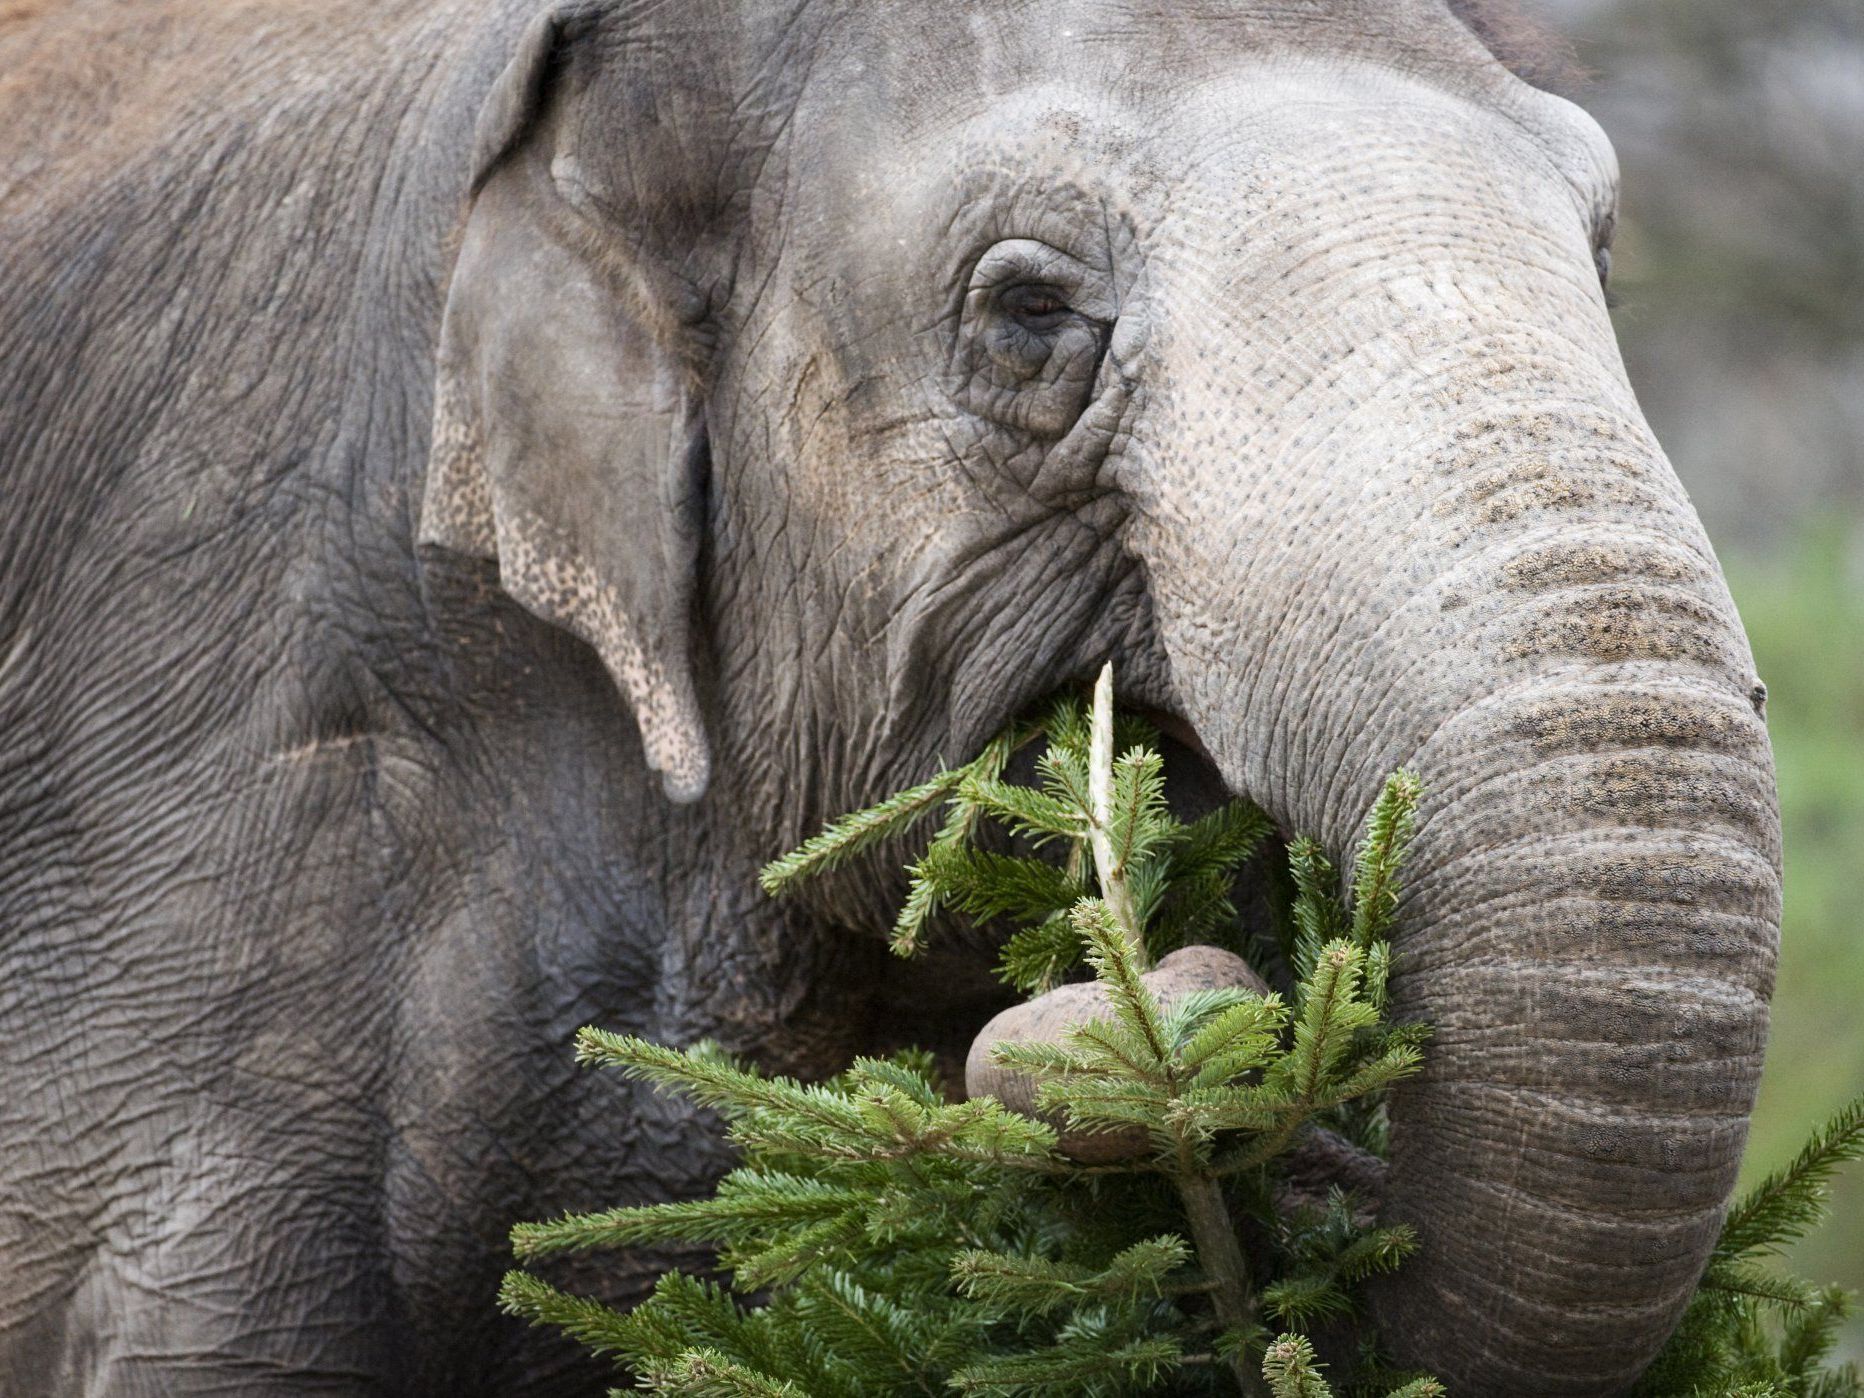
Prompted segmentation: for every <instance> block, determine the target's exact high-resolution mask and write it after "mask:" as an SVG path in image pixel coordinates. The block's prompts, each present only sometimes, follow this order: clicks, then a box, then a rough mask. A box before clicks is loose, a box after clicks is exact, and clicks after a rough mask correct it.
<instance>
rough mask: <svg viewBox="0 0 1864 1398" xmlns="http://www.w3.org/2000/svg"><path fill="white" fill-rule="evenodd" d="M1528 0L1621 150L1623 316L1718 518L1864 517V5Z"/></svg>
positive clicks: (1678, 456) (1778, 533)
mask: <svg viewBox="0 0 1864 1398" xmlns="http://www.w3.org/2000/svg"><path fill="white" fill-rule="evenodd" d="M1527 3H1528V4H1530V6H1532V7H1533V8H1534V9H1537V10H1538V11H1540V12H1541V13H1543V14H1544V15H1545V16H1546V17H1548V18H1549V19H1551V20H1552V21H1553V22H1554V23H1555V25H1556V27H1558V28H1559V29H1561V30H1563V31H1564V32H1565V33H1567V34H1568V35H1570V36H1571V37H1572V38H1573V40H1574V41H1575V43H1576V45H1577V48H1578V53H1579V57H1580V60H1581V63H1582V64H1583V66H1584V67H1585V68H1586V69H1587V70H1588V72H1589V77H1588V78H1587V80H1586V81H1584V82H1583V83H1581V84H1580V85H1579V86H1578V88H1577V89H1576V90H1575V91H1574V92H1573V93H1572V95H1573V96H1574V97H1575V98H1577V99H1578V100H1579V102H1580V103H1581V104H1582V105H1584V106H1585V107H1586V109H1587V110H1588V111H1590V112H1591V113H1592V114H1593V115H1594V116H1595V117H1597V118H1598V120H1599V122H1600V124H1601V125H1602V126H1603V127H1604V128H1605V130H1606V132H1607V134H1609V135H1610V136H1611V138H1612V142H1613V144H1614V145H1615V146H1616V147H1617V150H1618V156H1619V161H1620V163H1621V165H1622V167H1623V171H1624V188H1623V200H1622V204H1621V208H1620V217H1619V231H1618V239H1617V251H1616V256H1615V258H1614V261H1613V269H1612V281H1613V285H1614V288H1615V290H1616V292H1617V295H1618V298H1619V300H1620V307H1619V309H1618V311H1617V312H1616V313H1615V314H1614V317H1613V319H1614V321H1615V322H1616V324H1617V326H1618V332H1619V337H1620V340H1621V342H1622V345H1623V348H1624V355H1625V362H1626V365H1627V367H1628V368H1629V369H1630V371H1631V381H1632V383H1633V384H1634V385H1635V386H1636V387H1637V390H1638V397H1639V399H1640V401H1641V402H1642V403H1643V406H1644V411H1645V413H1646V414H1647V415H1648V417H1649V418H1650V421H1651V425H1652V426H1653V427H1655V428H1656V430H1657V436H1658V438H1659V439H1660V440H1661V441H1662V442H1663V443H1664V446H1665V447H1666V448H1667V449H1668V451H1669V453H1670V456H1671V458H1672V459H1673V460H1674V461H1675V462H1676V467H1677V471H1678V473H1679V474H1680V475H1681V476H1682V478H1683V481H1684V484H1686V485H1687V486H1688V487H1689V491H1690V494H1691V496H1692V497H1693V498H1694V499H1695V501H1696V505H1697V508H1698V509H1700V510H1701V511H1702V515H1703V519H1704V520H1705V522H1706V523H1707V524H1708V526H1709V532H1710V534H1711V535H1712V536H1713V537H1715V538H1716V539H1717V540H1718V541H1720V542H1722V543H1723V544H1728V543H1739V544H1741V545H1742V546H1744V547H1756V548H1757V547H1772V548H1785V547H1788V546H1790V544H1791V542H1792V540H1793V538H1794V537H1795V536H1796V534H1797V531H1798V529H1799V528H1800V527H1801V525H1802V524H1803V522H1804V521H1805V519H1806V518H1807V517H1808V516H1809V515H1817V514H1819V513H1821V512H1825V511H1829V510H1831V509H1833V508H1834V507H1836V508H1837V509H1841V510H1847V511H1849V512H1850V513H1851V514H1852V515H1853V516H1854V517H1856V516H1857V515H1859V514H1860V513H1864V158H1860V155H1859V152H1860V151H1864V3H1859V0H1766V3H1753V0H1527Z"/></svg>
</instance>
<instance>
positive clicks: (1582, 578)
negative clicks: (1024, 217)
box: [1130, 337, 1779, 1395]
mask: <svg viewBox="0 0 1864 1398" xmlns="http://www.w3.org/2000/svg"><path fill="white" fill-rule="evenodd" d="M1547 338H1549V337H1543V344H1545V343H1546V340H1547ZM1439 348H1440V350H1441V352H1440V353H1438V354H1436V355H1435V356H1434V357H1433V355H1432V354H1431V353H1430V352H1429V347H1425V352H1424V353H1423V355H1422V359H1423V364H1422V365H1421V366H1419V368H1418V374H1417V375H1416V376H1413V375H1411V374H1409V373H1408V372H1400V371H1399V370H1398V369H1394V370H1393V373H1392V375H1391V377H1389V378H1387V379H1386V380H1385V381H1384V383H1383V384H1382V385H1381V386H1379V387H1376V388H1373V389H1371V390H1370V391H1369V392H1367V393H1366V394H1365V395H1364V396H1360V397H1358V398H1357V401H1356V403H1355V404H1354V405H1353V407H1352V409H1351V411H1350V413H1349V414H1348V415H1347V417H1348V420H1347V421H1345V422H1339V421H1335V422H1333V423H1331V424H1330V423H1327V422H1326V421H1324V420H1322V421H1320V422H1319V423H1316V421H1315V416H1314V410H1313V408H1312V406H1311V405H1310V407H1309V408H1308V409H1307V410H1306V411H1305V412H1296V413H1290V414H1289V415H1288V416H1286V417H1285V418H1282V419H1279V421H1277V422H1273V423H1271V424H1270V425H1269V426H1268V427H1266V428H1259V429H1257V432H1256V433H1255V434H1254V435H1253V437H1252V434H1251V432H1250V429H1249V425H1248V424H1246V423H1239V422H1238V421H1237V418H1236V416H1235V415H1234V410H1226V409H1224V408H1223V407H1222V406H1221V405H1222V404H1224V403H1225V402H1226V401H1227V402H1234V401H1235V399H1236V397H1237V395H1236V393H1235V391H1234V389H1233V388H1229V387H1227V386H1225V385H1224V384H1222V383H1220V382H1213V381H1212V380H1211V379H1209V378H1206V379H1205V381H1204V383H1203V384H1202V385H1201V386H1200V385H1199V384H1198V382H1197V379H1196V375H1195V373H1194V372H1192V371H1190V370H1187V371H1186V372H1184V373H1182V374H1180V375H1178V376H1177V377H1176V378H1174V379H1173V380H1172V383H1173V387H1172V389H1171V391H1170V392H1169V393H1168V394H1167V395H1165V396H1164V398H1163V399H1162V400H1160V401H1156V402H1155V403H1154V404H1153V405H1152V412H1153V413H1154V414H1155V416H1154V418H1153V420H1152V422H1151V423H1150V424H1148V430H1146V431H1142V432H1141V433H1139V434H1137V436H1136V448H1135V450H1136V453H1137V452H1144V451H1146V450H1148V448H1149V449H1150V451H1151V452H1152V453H1153V454H1152V455H1149V456H1143V457H1138V458H1137V459H1136V460H1135V463H1134V466H1133V471H1132V475H1131V477H1130V479H1132V480H1133V481H1134V482H1135V483H1136V484H1135V487H1134V493H1135V497H1136V499H1137V502H1138V505H1139V510H1138V519H1139V522H1138V525H1137V526H1136V529H1135V535H1134V538H1135V541H1136V547H1137V550H1138V552H1139V553H1140V556H1141V557H1142V558H1143V559H1144V561H1145V563H1146V566H1147V569H1148V575H1149V578H1150V586H1151V589H1152V595H1153V598H1154V608H1155V612H1156V616H1157V625H1158V630H1159V634H1160V638H1161V642H1162V647H1163V650H1164V653H1165V656H1166V658H1167V661H1168V663H1169V665H1170V668H1171V676H1172V679H1171V683H1172V688H1173V692H1174V695H1175V699H1176V703H1177V705H1178V707H1179V709H1180V711H1181V713H1182V716H1183V718H1184V719H1185V720H1187V721H1188V722H1189V723H1190V724H1191V725H1192V726H1193V727H1194V728H1195V729H1196V731H1197V733H1198V735H1199V737H1200V739H1201V740H1202V742H1203V744H1204V746H1205V747H1206V748H1207V749H1208V750H1209V751H1210V753H1211V754H1212V756H1213V758H1214V760H1215V761H1216V763H1217V766H1218V767H1219V769H1220V770H1221V772H1222V774H1223V776H1224V779H1225V781H1226V782H1227V783H1228V784H1229V785H1230V786H1231V787H1232V788H1233V789H1234V790H1237V791H1239V792H1241V793H1244V794H1246V795H1248V796H1250V797H1252V798H1254V799H1255V800H1257V801H1259V802H1260V803H1262V804H1263V805H1264V806H1265V807H1266V808H1267V809H1268V810H1269V811H1270V813H1271V814H1272V815H1274V816H1275V817H1276V818H1277V820H1278V821H1279V822H1280V823H1281V824H1282V825H1283V827H1284V828H1285V829H1288V830H1291V831H1299V832H1305V833H1311V834H1314V835H1316V836H1318V837H1319V838H1320V839H1321V840H1322V843H1323V844H1324V845H1325V846H1326V847H1327V848H1328V849H1329V850H1330V851H1331V852H1332V854H1333V855H1334V856H1335V857H1336V859H1343V857H1344V856H1346V855H1347V854H1349V853H1350V850H1351V848H1352V846H1353V843H1354V841H1355V838H1356V836H1357V834H1358V833H1359V823H1360V821H1361V819H1362V818H1363V816H1364V814H1365V812H1366V810H1367V809H1368V807H1369V806H1370V804H1371V802H1372V799H1373V797H1374V796H1375V795H1376V793H1377V790H1378V787H1379V785H1380V783H1381V782H1382V780H1383V779H1384V777H1385V776H1386V775H1388V774H1389V773H1390V772H1391V771H1393V770H1394V769H1396V768H1399V767H1401V766H1404V767H1409V768H1411V769H1413V770H1414V771H1415V772H1416V773H1417V774H1418V776H1419V777H1420V778H1421V779H1422V781H1423V784H1424V787H1425V792H1426V796H1425V801H1424V805H1423V808H1422V811H1421V813H1420V821H1419V827H1418V832H1417V836H1416V839H1415V842H1414V844H1413V847H1412V855H1411V861H1410V864H1409V866H1408V869H1407V876H1406V893H1405V900H1404V903H1403V905H1402V908H1401V912H1400V920H1399V931H1398V943H1397V946H1396V952H1397V961H1396V969H1395V974H1394V979H1393V982H1392V995H1393V1008H1394V1012H1395V1015H1396V1016H1397V1017H1398V1018H1399V1019H1402V1020H1414V1021H1423V1022H1426V1023H1428V1024H1430V1025H1432V1026H1433V1027H1434V1031H1435V1032H1434V1036H1433V1038H1432V1040H1431V1042H1430V1045H1429V1047H1428V1049H1427V1050H1426V1055H1425V1063H1424V1068H1423V1070H1422V1072H1421V1074H1420V1075H1419V1076H1418V1077H1417V1078H1416V1079H1414V1080H1412V1081H1411V1082H1409V1083H1407V1084H1405V1085H1403V1086H1402V1087H1401V1088H1400V1089H1399V1090H1398V1091H1397V1092H1396V1093H1395V1094H1394V1096H1393V1099H1392V1102H1391V1141H1392V1162H1391V1174H1390V1179H1389V1186H1388V1192H1387V1197H1386V1201H1385V1210H1384V1212H1385V1217H1386V1219H1387V1221H1391V1222H1397V1221H1404V1222H1408V1223H1411V1224H1413V1225H1414V1226H1415V1227H1416V1228H1417V1230H1418V1232H1419V1234H1420V1237H1421V1242H1422V1247H1421V1249H1420V1252H1419V1254H1418V1255H1417V1256H1416V1257H1415V1258H1414V1259H1413V1260H1412V1261H1410V1262H1409V1263H1407V1264H1406V1266H1405V1267H1404V1268H1403V1269H1402V1270H1401V1271H1400V1272H1399V1273H1398V1274H1397V1276H1396V1277H1395V1278H1393V1279H1392V1280H1391V1282H1390V1284H1389V1285H1386V1286H1385V1287H1384V1289H1383V1290H1381V1291H1379V1292H1377V1293H1376V1294H1375V1297H1374V1304H1375V1307H1376V1309H1377V1311H1378V1313H1379V1315H1380V1318H1381V1321H1382V1330H1383V1335H1384V1339H1385V1342H1386V1344H1387V1346H1388V1347H1389V1348H1390V1349H1391V1350H1392V1351H1393V1352H1395V1353H1396V1354H1397V1355H1398V1356H1399V1357H1401V1358H1402V1359H1403V1360H1404V1361H1405V1362H1407V1363H1410V1364H1414V1365H1417V1366H1419V1367H1424V1368H1429V1369H1431V1370H1433V1371H1435V1372H1436V1373H1438V1374H1439V1375H1440V1376H1442V1377H1443V1378H1444V1379H1446V1380H1447V1381H1449V1382H1450V1383H1451V1384H1452V1386H1453V1389H1454V1391H1458V1392H1464V1393H1509V1394H1518V1395H1528V1394H1556V1393H1572V1394H1598V1393H1610V1392H1615V1391H1619V1390H1622V1389H1623V1388H1625V1387H1627V1386H1628V1385H1629V1384H1630V1383H1631V1382H1632V1381H1633V1380H1634V1379H1635V1377H1636V1375H1637V1374H1638V1372H1639V1371H1640V1370H1641V1369H1642V1367H1643V1366H1644V1365H1645V1364H1647V1363H1648V1362H1649V1360H1650V1359H1651V1358H1652V1356H1653V1355H1654V1353H1655V1351H1656V1349H1657V1347H1658V1346H1659V1345H1660V1344H1661V1343H1662V1341H1663V1339H1664V1338H1665V1336H1666V1335H1667V1334H1668V1333H1669V1331H1670V1330H1671V1329H1672V1328H1673V1326H1674V1323H1675V1321H1676V1320H1677V1318H1678V1317H1679V1315H1680V1313H1681V1310H1682V1308H1683V1306H1684V1305H1685V1304H1686V1302H1687V1299H1688V1297H1689V1295H1690V1293H1691V1291H1692V1289H1693V1285H1694V1283H1695V1281H1696V1279H1697V1277H1698V1275H1699V1274H1700V1272H1701V1269H1702V1266H1703V1264H1704V1262H1705V1260H1706V1258H1707V1255H1708V1252H1709V1250H1710V1248H1711V1247H1712V1245H1713V1243H1714V1240H1715V1237H1716V1233H1717V1229H1718V1225H1719V1221H1720V1216H1721V1209H1722V1206H1723V1204H1724V1202H1725V1200H1726V1198H1727V1195H1728V1193H1729V1191H1730V1189H1731V1187H1732V1185H1733V1182H1734V1178H1735V1173H1736V1169H1737V1167H1738V1164H1739V1161H1740V1156H1741V1151H1742V1147H1743V1144H1744V1140H1745V1136H1746V1122H1747V1117H1748V1113H1749V1111H1750V1109H1751V1107H1752V1104H1753V1097H1754V1092H1755V1088H1756V1083H1757V1079H1758V1075H1759V1072H1760V1065H1761V1054H1762V1048H1763V1043H1764V1040H1765V1036H1766V1027H1767V997H1768V995H1769V993H1770V991H1771V986H1772V974H1773V960H1774V954H1775V949H1776V944H1777V935H1778V931H1777V929H1778V923H1779V880H1778V861H1779V837H1778V818H1777V811H1776V805H1775V798H1774V789H1773V775H1772V764H1771V757H1770V753H1769V749H1768V745H1767V739H1766V733H1765V728H1764V724H1763V722H1762V719H1761V716H1760V712H1759V711H1760V708H1761V701H1762V697H1763V694H1764V691H1762V690H1761V689H1760V688H1759V686H1758V683H1757V681H1756V678H1755V676H1754V673H1753V668H1752V661H1751V658H1750V656H1749V654H1748V650H1747V645H1746V642H1745V639H1744V637H1743V635H1742V632H1741V628H1740V624H1739V621H1738V619H1737V617H1736V615H1735V612H1734V608H1733V604H1732V602H1731V601H1730V599H1729V597H1728V594H1727V591H1726V588H1725V586H1724V584H1723V583H1722V580H1721V576H1720V573H1719V570H1718V568H1717V566H1716V564H1715V561H1714V558H1713V555H1712V553H1711V552H1710V550H1709V548H1708V544H1707V542H1706V540H1705V539H1704V538H1703V537H1702V535H1701V531H1700V528H1699V526H1698V525H1697V523H1696V521H1695V517H1694V514H1693V512H1692V511H1691V510H1690V508H1689V506H1688V503H1687V501H1686V499H1685V498H1684V496H1683V493H1682V491H1681V488H1680V487H1679V486H1678V485H1677V483H1676V481H1675V478H1674V476H1673V474H1672V473H1671V472H1670V469H1669V467H1668V464H1667V463H1666V462H1665V461H1664V459H1663V456H1662V453H1661V452H1660V451H1659V450H1658V448H1657V446H1656V443H1655V442H1654V441H1653V440H1652V439H1651V437H1650V434H1649V432H1648V429H1647V428H1646V427H1645V426H1644V424H1643V421H1642V418H1641V417H1640V416H1638V415H1637V411H1636V408H1635V405H1634V404H1632V403H1631V402H1630V398H1629V393H1628V391H1627V390H1625V389H1624V388H1623V387H1622V379H1621V378H1619V379H1618V380H1616V383H1615V385H1614V383H1613V382H1612V381H1611V380H1607V379H1603V378H1594V379H1591V380H1590V381H1588V382H1580V383H1576V382H1575V381H1574V379H1573V378H1572V377H1571V375H1570V374H1568V375H1558V374H1556V373H1555V372H1554V367H1555V366H1556V365H1558V364H1560V363H1563V362H1570V358H1569V359H1568V360H1560V359H1556V358H1555V357H1554V354H1553V351H1552V348H1551V347H1549V349H1548V352H1547V353H1544V354H1535V353H1533V352H1532V346H1531V345H1528V344H1524V343H1520V342H1519V341H1518V342H1517V343H1516V344H1514V345H1512V346H1509V347H1508V352H1507V354H1506V356H1501V355H1499V354H1498V352H1497V350H1496V346H1495V343H1494V341H1493V340H1485V339H1483V338H1482V337H1472V338H1470V339H1467V340H1464V341H1462V342H1461V343H1460V344H1459V345H1458V346H1457V347H1455V348H1450V347H1439ZM1610 362H1612V363H1613V364H1615V360H1613V361H1610ZM1302 391H1303V392H1306V391H1307V390H1306V389H1303V390H1302ZM1167 422H1169V423H1170V425H1169V426H1166V425H1162V424H1165V423H1167ZM1225 423H1227V424H1228V430H1230V431H1233V432H1234V433H1235V436H1236V439H1237V440H1239V441H1242V442H1245V443H1248V444H1249V451H1250V452H1251V453H1254V452H1260V453H1261V455H1260V456H1259V457H1257V459H1256V460H1255V462H1254V463H1253V464H1252V467H1251V469H1248V470H1239V469H1238V468H1237V466H1236V464H1235V456H1234V454H1231V455H1229V456H1227V457H1226V456H1224V455H1222V454H1219V453H1218V452H1217V451H1215V450H1211V451H1203V450H1187V449H1186V444H1187V443H1189V444H1191V445H1192V446H1193V447H1195V446H1196V445H1197V444H1198V443H1199V442H1200V441H1202V442H1203V443H1206V444H1210V445H1213V446H1214V444H1215V442H1216V441H1217V440H1219V439H1218V437H1217V433H1220V432H1222V431H1224V430H1225V429H1224V427H1223V426H1222V424H1225ZM1213 424H1217V426H1214V427H1213ZM1166 443H1171V444H1172V445H1171V446H1169V447H1167V446H1165V445H1164V444H1166Z"/></svg>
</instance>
